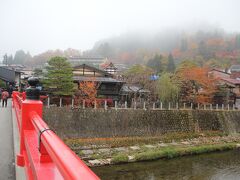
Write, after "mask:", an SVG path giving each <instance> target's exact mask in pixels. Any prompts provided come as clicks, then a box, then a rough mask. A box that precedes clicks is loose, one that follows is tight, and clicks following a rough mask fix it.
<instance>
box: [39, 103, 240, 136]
mask: <svg viewBox="0 0 240 180" xmlns="http://www.w3.org/2000/svg"><path fill="white" fill-rule="evenodd" d="M43 117H44V120H45V121H46V122H47V123H48V124H49V126H50V127H51V128H52V129H54V130H55V131H56V132H57V134H58V135H59V136H61V137H63V138H67V137H71V138H74V137H82V138H88V137H91V138H93V137H123V136H128V137H129V136H157V135H161V134H164V133H170V132H201V131H206V130H220V131H224V132H227V133H236V132H240V111H210V110H133V109H127V110H126V109H121V110H120V109H119V110H114V109H112V110H102V109H96V110H95V109H73V110H72V109H69V108H66V107H62V108H59V107H51V108H45V109H44V115H43Z"/></svg>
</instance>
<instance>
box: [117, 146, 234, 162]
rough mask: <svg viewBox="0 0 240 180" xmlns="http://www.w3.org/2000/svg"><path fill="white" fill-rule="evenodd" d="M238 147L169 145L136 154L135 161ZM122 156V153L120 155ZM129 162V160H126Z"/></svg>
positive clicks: (169, 157)
mask: <svg viewBox="0 0 240 180" xmlns="http://www.w3.org/2000/svg"><path fill="white" fill-rule="evenodd" d="M235 148H236V143H226V144H212V145H200V146H188V147H167V148H162V149H153V150H148V151H145V152H140V153H136V154H134V155H133V156H134V161H149V160H156V159H161V158H167V159H171V158H175V157H180V156H186V155H196V154H203V153H208V152H215V151H225V150H232V149H235ZM118 156H120V155H118ZM123 162H124V161H123V159H121V161H114V162H113V163H114V164H116V163H123ZM125 162H128V161H125Z"/></svg>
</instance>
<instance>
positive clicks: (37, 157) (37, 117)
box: [13, 92, 99, 180]
mask: <svg viewBox="0 0 240 180" xmlns="http://www.w3.org/2000/svg"><path fill="white" fill-rule="evenodd" d="M21 96H22V95H21V93H19V92H13V108H14V109H15V112H16V117H17V121H18V122H19V123H18V125H19V127H18V128H19V132H20V153H19V155H18V156H17V164H18V165H19V166H25V172H26V176H27V177H28V179H83V180H85V179H86V180H96V179H99V178H98V177H97V176H96V175H95V174H94V173H93V172H92V171H91V169H90V168H88V166H87V165H86V164H85V163H84V162H83V161H81V159H80V158H79V157H78V156H77V155H76V154H75V153H74V152H73V151H71V149H70V148H69V147H67V146H66V145H65V144H64V142H63V141H62V140H61V139H60V138H59V137H58V136H57V135H56V134H55V133H54V132H53V131H52V130H51V129H50V128H49V127H48V125H47V124H46V123H45V122H44V120H43V119H42V107H43V105H42V102H41V101H40V100H29V99H26V100H23V99H24V95H23V98H22V97H21ZM18 113H19V114H18ZM20 121H21V122H20ZM20 125H21V126H20Z"/></svg>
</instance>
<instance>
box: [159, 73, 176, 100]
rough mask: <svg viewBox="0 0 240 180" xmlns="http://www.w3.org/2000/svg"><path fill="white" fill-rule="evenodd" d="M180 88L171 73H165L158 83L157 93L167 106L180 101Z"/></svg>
mask: <svg viewBox="0 0 240 180" xmlns="http://www.w3.org/2000/svg"><path fill="white" fill-rule="evenodd" d="M179 91H180V88H179V87H178V84H177V82H176V80H175V79H174V77H173V76H172V75H171V74H170V73H163V74H162V75H161V77H160V78H159V80H158V82H157V92H158V97H159V98H160V100H161V101H162V102H163V103H164V104H167V103H168V102H172V103H176V102H177V101H178V97H179Z"/></svg>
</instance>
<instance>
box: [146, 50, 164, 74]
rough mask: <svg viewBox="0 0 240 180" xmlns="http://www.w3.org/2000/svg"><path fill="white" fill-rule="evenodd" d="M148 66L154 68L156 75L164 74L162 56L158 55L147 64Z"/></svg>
mask: <svg viewBox="0 0 240 180" xmlns="http://www.w3.org/2000/svg"><path fill="white" fill-rule="evenodd" d="M147 66H148V67H150V68H152V69H153V70H154V71H155V72H156V73H161V72H163V65H162V56H161V55H157V54H156V55H155V56H154V58H153V59H150V60H149V61H148V62H147Z"/></svg>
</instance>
